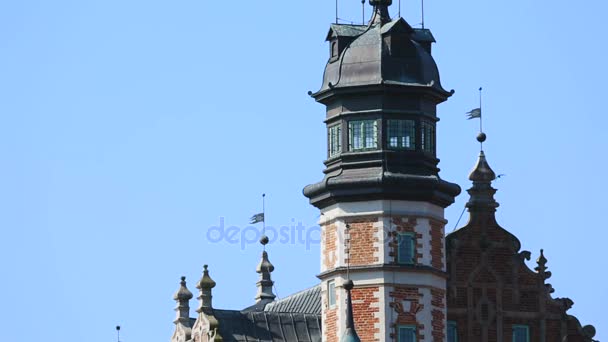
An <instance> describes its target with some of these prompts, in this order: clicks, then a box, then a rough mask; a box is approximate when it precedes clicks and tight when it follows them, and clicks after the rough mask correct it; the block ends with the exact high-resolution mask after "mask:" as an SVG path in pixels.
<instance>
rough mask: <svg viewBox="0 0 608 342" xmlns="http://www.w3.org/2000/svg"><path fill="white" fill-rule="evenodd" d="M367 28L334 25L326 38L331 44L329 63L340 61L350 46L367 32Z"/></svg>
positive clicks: (362, 26)
mask: <svg viewBox="0 0 608 342" xmlns="http://www.w3.org/2000/svg"><path fill="white" fill-rule="evenodd" d="M366 28H367V26H364V25H346V24H332V25H331V27H330V28H329V32H328V33H327V37H326V38H325V40H326V41H328V42H329V61H330V62H333V61H336V60H338V57H340V54H341V53H342V51H344V49H345V48H346V47H347V46H348V44H350V43H351V42H352V41H353V40H355V38H357V37H359V36H360V35H361V34H362V33H363V32H365V29H366Z"/></svg>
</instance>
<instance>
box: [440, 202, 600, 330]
mask: <svg viewBox="0 0 608 342" xmlns="http://www.w3.org/2000/svg"><path fill="white" fill-rule="evenodd" d="M446 241H447V246H448V249H447V251H448V273H449V281H448V293H447V299H448V320H449V321H454V322H456V325H457V330H458V340H459V341H472V340H475V341H480V342H486V341H487V342H494V341H512V331H513V327H514V326H515V325H526V326H528V327H529V332H530V341H538V342H553V341H560V342H561V341H566V340H565V338H567V341H568V342H582V341H590V339H586V338H585V337H584V336H583V335H584V334H583V333H582V328H581V325H580V323H579V322H578V320H577V319H576V318H574V317H573V316H569V315H568V314H566V311H567V310H568V309H569V308H570V306H571V305H572V302H571V301H570V300H569V299H567V298H556V299H553V298H552V297H551V292H552V287H551V285H549V284H547V283H546V282H545V280H546V279H548V278H549V277H550V273H548V272H546V271H545V270H546V267H545V263H546V260H542V259H541V260H540V261H539V262H538V267H537V271H536V272H534V271H532V270H530V269H529V268H528V266H526V264H525V262H524V260H525V259H530V252H520V242H519V240H518V239H517V238H516V237H515V236H513V235H511V234H510V233H509V232H507V231H506V230H504V229H503V228H501V227H500V226H498V224H497V223H496V221H495V220H494V215H493V213H492V214H490V213H483V214H482V213H478V214H476V215H475V219H474V220H472V221H471V222H470V223H469V224H468V225H467V226H466V227H464V228H462V229H460V230H458V231H456V232H454V233H452V234H450V235H448V236H447V238H446Z"/></svg>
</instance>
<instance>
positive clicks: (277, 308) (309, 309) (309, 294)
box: [264, 285, 321, 315]
mask: <svg viewBox="0 0 608 342" xmlns="http://www.w3.org/2000/svg"><path fill="white" fill-rule="evenodd" d="M264 311H267V312H291V313H303V314H312V315H320V314H321V285H316V286H314V287H311V288H309V289H306V290H303V291H300V292H298V293H294V294H292V295H291V296H289V297H285V298H283V299H281V300H276V301H274V302H271V303H269V304H268V305H266V307H265V308H264Z"/></svg>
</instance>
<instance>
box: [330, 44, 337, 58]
mask: <svg viewBox="0 0 608 342" xmlns="http://www.w3.org/2000/svg"><path fill="white" fill-rule="evenodd" d="M331 57H332V58H336V57H338V42H337V41H333V42H331Z"/></svg>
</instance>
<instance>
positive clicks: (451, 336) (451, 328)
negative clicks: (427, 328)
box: [448, 321, 458, 342]
mask: <svg viewBox="0 0 608 342" xmlns="http://www.w3.org/2000/svg"><path fill="white" fill-rule="evenodd" d="M448 342H458V328H457V326H456V322H454V321H448Z"/></svg>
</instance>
